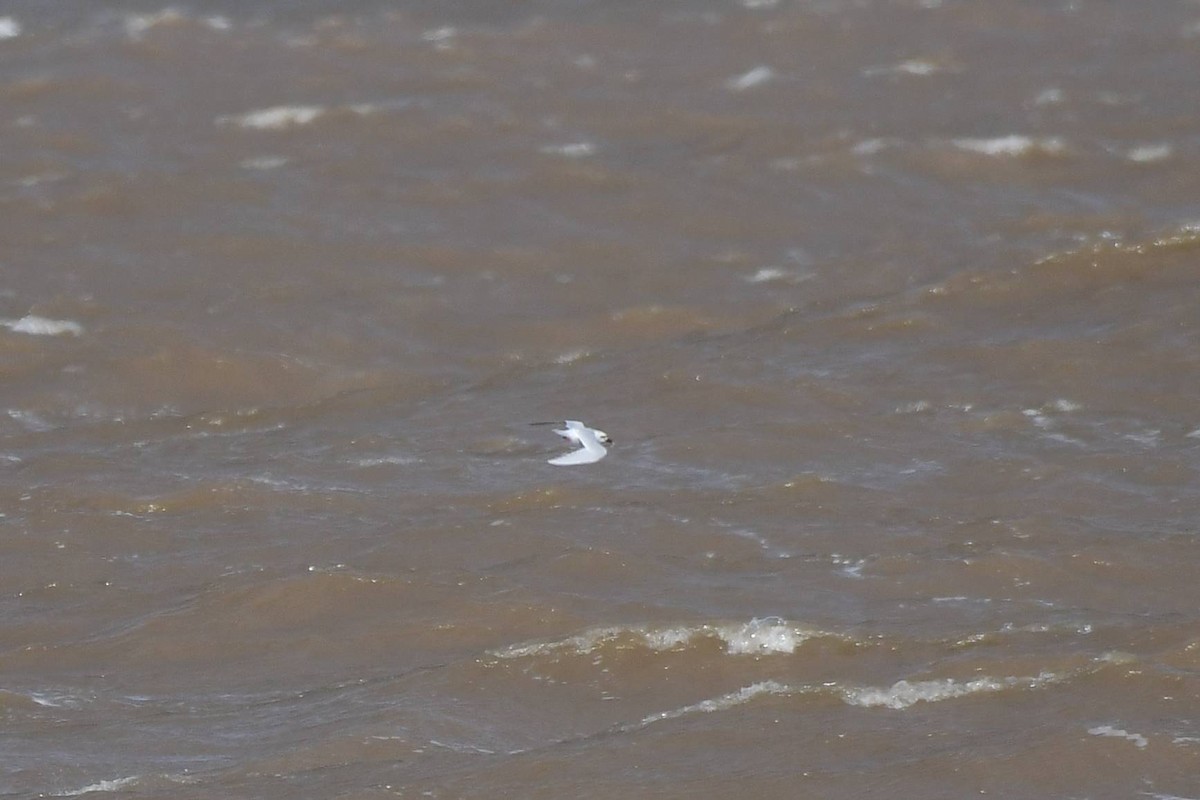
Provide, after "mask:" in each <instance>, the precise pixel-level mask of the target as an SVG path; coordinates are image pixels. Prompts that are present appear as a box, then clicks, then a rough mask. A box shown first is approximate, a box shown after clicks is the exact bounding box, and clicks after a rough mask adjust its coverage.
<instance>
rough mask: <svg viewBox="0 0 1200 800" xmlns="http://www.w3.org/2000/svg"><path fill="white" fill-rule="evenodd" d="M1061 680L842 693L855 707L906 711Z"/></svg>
mask: <svg viewBox="0 0 1200 800" xmlns="http://www.w3.org/2000/svg"><path fill="white" fill-rule="evenodd" d="M1060 680H1062V676H1061V675H1057V674H1055V673H1052V672H1043V673H1041V674H1039V675H1037V676H1035V677H1009V678H987V677H984V678H976V679H975V680H972V681H965V682H962V681H956V680H954V679H953V678H945V679H942V680H930V681H906V680H901V681H896V682H895V683H893V684H892V685H891V686H888V687H877V686H859V687H847V688H843V689H842V690H841V696H842V700H843V701H845V702H846V703H847V704H849V705H852V706H863V707H864V708H872V707H878V706H882V707H884V708H893V709H897V710H900V709H905V708H908V707H909V706H912V705H915V704H917V703H936V702H938V701H940V700H952V699H954V698H957V697H966V696H968V695H972V694H989V693H991V692H999V691H1002V690H1004V689H1012V688H1016V687H1025V688H1029V689H1036V688H1038V687H1040V686H1045V685H1047V684H1050V683H1055V682H1057V681H1060Z"/></svg>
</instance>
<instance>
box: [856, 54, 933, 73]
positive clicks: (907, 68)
mask: <svg viewBox="0 0 1200 800" xmlns="http://www.w3.org/2000/svg"><path fill="white" fill-rule="evenodd" d="M939 71H941V67H939V66H938V65H937V64H934V63H933V62H932V61H925V60H924V59H920V58H913V59H909V60H908V61H901V62H900V63H899V64H891V65H888V66H883V67H867V68H866V69H864V70H863V71H862V74H863V76H864V77H868V78H870V77H874V76H876V75H918V76H922V77H923V76H926V75H932V74H934V73H935V72H939Z"/></svg>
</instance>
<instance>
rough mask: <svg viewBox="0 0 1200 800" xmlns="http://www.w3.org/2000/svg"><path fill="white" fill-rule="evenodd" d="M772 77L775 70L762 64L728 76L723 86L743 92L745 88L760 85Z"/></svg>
mask: <svg viewBox="0 0 1200 800" xmlns="http://www.w3.org/2000/svg"><path fill="white" fill-rule="evenodd" d="M774 77H775V70H773V69H771V68H770V67H768V66H766V65H765V64H764V65H762V66H758V67H755V68H754V69H752V70H750V71H749V72H746V73H743V74H741V75H738V76H735V77H733V78H730V79H729V80H727V81H725V87H726V88H728V89H730V90H732V91H735V92H743V91H745V90H746V89H753V88H754V87H755V86H762V85H763V84H764V83H766V82H767V81H769V80H771V79H772V78H774Z"/></svg>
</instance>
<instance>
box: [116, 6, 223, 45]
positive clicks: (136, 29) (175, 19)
mask: <svg viewBox="0 0 1200 800" xmlns="http://www.w3.org/2000/svg"><path fill="white" fill-rule="evenodd" d="M193 19H194V17H192V16H190V14H187V13H185V12H182V11H180V10H179V8H163V10H162V11H160V12H157V13H152V14H126V17H125V34H126V36H128V37H130V38H132V40H140V38H142V36H143V35H144V34H145V32H146V31H149V30H154V29H155V28H158V26H170V25H181V24H185V23H190V22H192V20H193ZM199 22H200V23H202V24H203V25H204V26H205V28H209V29H211V30H221V31H226V30H229V29H230V28H233V24H232V23H230V22H229V18H228V17H220V16H214V17H203V18H200V20H199Z"/></svg>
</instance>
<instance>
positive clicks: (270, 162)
mask: <svg viewBox="0 0 1200 800" xmlns="http://www.w3.org/2000/svg"><path fill="white" fill-rule="evenodd" d="M286 163H288V160H287V159H286V158H284V157H283V156H255V157H253V158H243V159H242V160H241V161H239V162H238V166H239V167H241V168H242V169H263V170H265V169H279V168H280V167H282V166H283V165H284V164H286Z"/></svg>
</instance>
